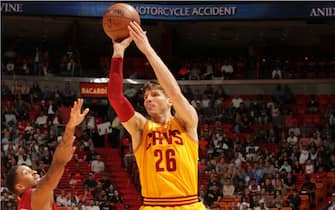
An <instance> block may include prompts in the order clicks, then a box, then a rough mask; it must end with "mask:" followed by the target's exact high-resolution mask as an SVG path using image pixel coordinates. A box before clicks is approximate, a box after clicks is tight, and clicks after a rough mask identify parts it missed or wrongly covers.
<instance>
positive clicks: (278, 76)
mask: <svg viewBox="0 0 335 210" xmlns="http://www.w3.org/2000/svg"><path fill="white" fill-rule="evenodd" d="M272 79H282V72H281V70H280V69H279V67H278V66H276V67H275V68H274V69H273V70H272Z"/></svg>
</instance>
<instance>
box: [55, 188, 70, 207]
mask: <svg viewBox="0 0 335 210" xmlns="http://www.w3.org/2000/svg"><path fill="white" fill-rule="evenodd" d="M67 203H68V200H67V198H66V195H65V190H64V189H62V190H61V191H60V194H58V195H57V197H56V204H57V206H67Z"/></svg>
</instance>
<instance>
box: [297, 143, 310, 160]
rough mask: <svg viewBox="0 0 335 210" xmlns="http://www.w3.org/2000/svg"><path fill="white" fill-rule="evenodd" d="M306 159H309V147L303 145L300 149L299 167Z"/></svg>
mask: <svg viewBox="0 0 335 210" xmlns="http://www.w3.org/2000/svg"><path fill="white" fill-rule="evenodd" d="M308 158H309V146H307V145H303V146H302V148H301V149H300V154H299V164H300V165H303V164H305V163H306V161H307V160H308Z"/></svg>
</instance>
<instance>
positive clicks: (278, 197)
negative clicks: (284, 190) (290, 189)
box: [273, 190, 283, 208]
mask: <svg viewBox="0 0 335 210" xmlns="http://www.w3.org/2000/svg"><path fill="white" fill-rule="evenodd" d="M273 206H274V207H275V208H281V207H282V206H283V195H282V194H281V191H280V190H276V192H275V196H274V199H273Z"/></svg>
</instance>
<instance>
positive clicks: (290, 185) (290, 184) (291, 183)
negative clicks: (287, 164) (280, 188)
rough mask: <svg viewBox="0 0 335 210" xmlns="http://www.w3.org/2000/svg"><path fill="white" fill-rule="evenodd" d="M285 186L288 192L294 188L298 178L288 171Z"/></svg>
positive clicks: (284, 180)
mask: <svg viewBox="0 0 335 210" xmlns="http://www.w3.org/2000/svg"><path fill="white" fill-rule="evenodd" d="M283 182H284V188H285V190H286V191H287V192H289V191H291V190H293V189H294V188H295V187H296V180H295V178H294V176H293V175H292V173H290V172H288V173H287V174H286V176H285V177H284V178H283Z"/></svg>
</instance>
